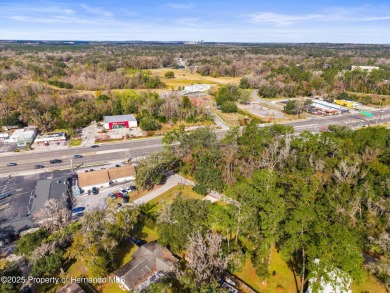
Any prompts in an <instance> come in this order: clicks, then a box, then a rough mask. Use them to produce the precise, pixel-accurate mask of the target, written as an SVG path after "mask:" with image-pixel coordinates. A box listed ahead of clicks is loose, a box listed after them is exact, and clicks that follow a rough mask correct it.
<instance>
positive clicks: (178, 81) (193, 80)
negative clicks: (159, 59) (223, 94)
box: [150, 68, 241, 89]
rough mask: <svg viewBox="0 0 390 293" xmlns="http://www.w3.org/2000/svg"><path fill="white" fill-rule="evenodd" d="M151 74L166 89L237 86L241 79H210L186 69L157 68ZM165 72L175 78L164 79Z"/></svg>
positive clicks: (210, 77)
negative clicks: (204, 84)
mask: <svg viewBox="0 0 390 293" xmlns="http://www.w3.org/2000/svg"><path fill="white" fill-rule="evenodd" d="M150 71H151V72H152V74H156V75H158V76H160V77H161V81H162V82H163V83H165V84H166V86H167V88H173V89H177V88H178V87H179V86H186V85H191V84H199V83H207V84H215V85H222V84H228V83H233V84H238V83H239V82H240V79H241V77H212V76H202V75H200V74H199V73H196V72H195V73H191V72H190V71H189V70H188V69H185V68H184V69H170V68H158V69H151V70H150ZM167 71H173V72H174V73H175V78H165V76H164V74H165V73H166V72H167Z"/></svg>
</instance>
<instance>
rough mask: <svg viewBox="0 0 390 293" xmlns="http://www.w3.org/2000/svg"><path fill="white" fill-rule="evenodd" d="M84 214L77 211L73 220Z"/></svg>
mask: <svg viewBox="0 0 390 293" xmlns="http://www.w3.org/2000/svg"><path fill="white" fill-rule="evenodd" d="M82 216H84V213H77V214H75V215H73V216H72V220H77V219H78V218H80V217H82Z"/></svg>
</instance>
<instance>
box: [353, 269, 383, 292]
mask: <svg viewBox="0 0 390 293" xmlns="http://www.w3.org/2000/svg"><path fill="white" fill-rule="evenodd" d="M386 292H388V291H386V288H384V287H383V286H382V285H381V283H380V282H379V281H378V280H377V279H376V278H375V277H373V276H371V275H370V274H369V273H368V272H365V273H364V275H363V279H362V281H361V282H360V283H356V282H354V283H352V293H386Z"/></svg>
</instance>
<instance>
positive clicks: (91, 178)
mask: <svg viewBox="0 0 390 293" xmlns="http://www.w3.org/2000/svg"><path fill="white" fill-rule="evenodd" d="M78 177H79V178H78V180H79V186H80V187H81V188H82V187H85V186H93V185H99V184H103V183H107V182H110V177H108V172H107V170H97V171H93V172H86V173H81V174H79V175H78Z"/></svg>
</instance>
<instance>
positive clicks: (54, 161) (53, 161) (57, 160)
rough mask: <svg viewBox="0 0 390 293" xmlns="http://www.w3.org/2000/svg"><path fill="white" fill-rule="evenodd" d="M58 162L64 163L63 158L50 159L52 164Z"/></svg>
mask: <svg viewBox="0 0 390 293" xmlns="http://www.w3.org/2000/svg"><path fill="white" fill-rule="evenodd" d="M56 163H62V160H59V159H54V160H50V164H56Z"/></svg>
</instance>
